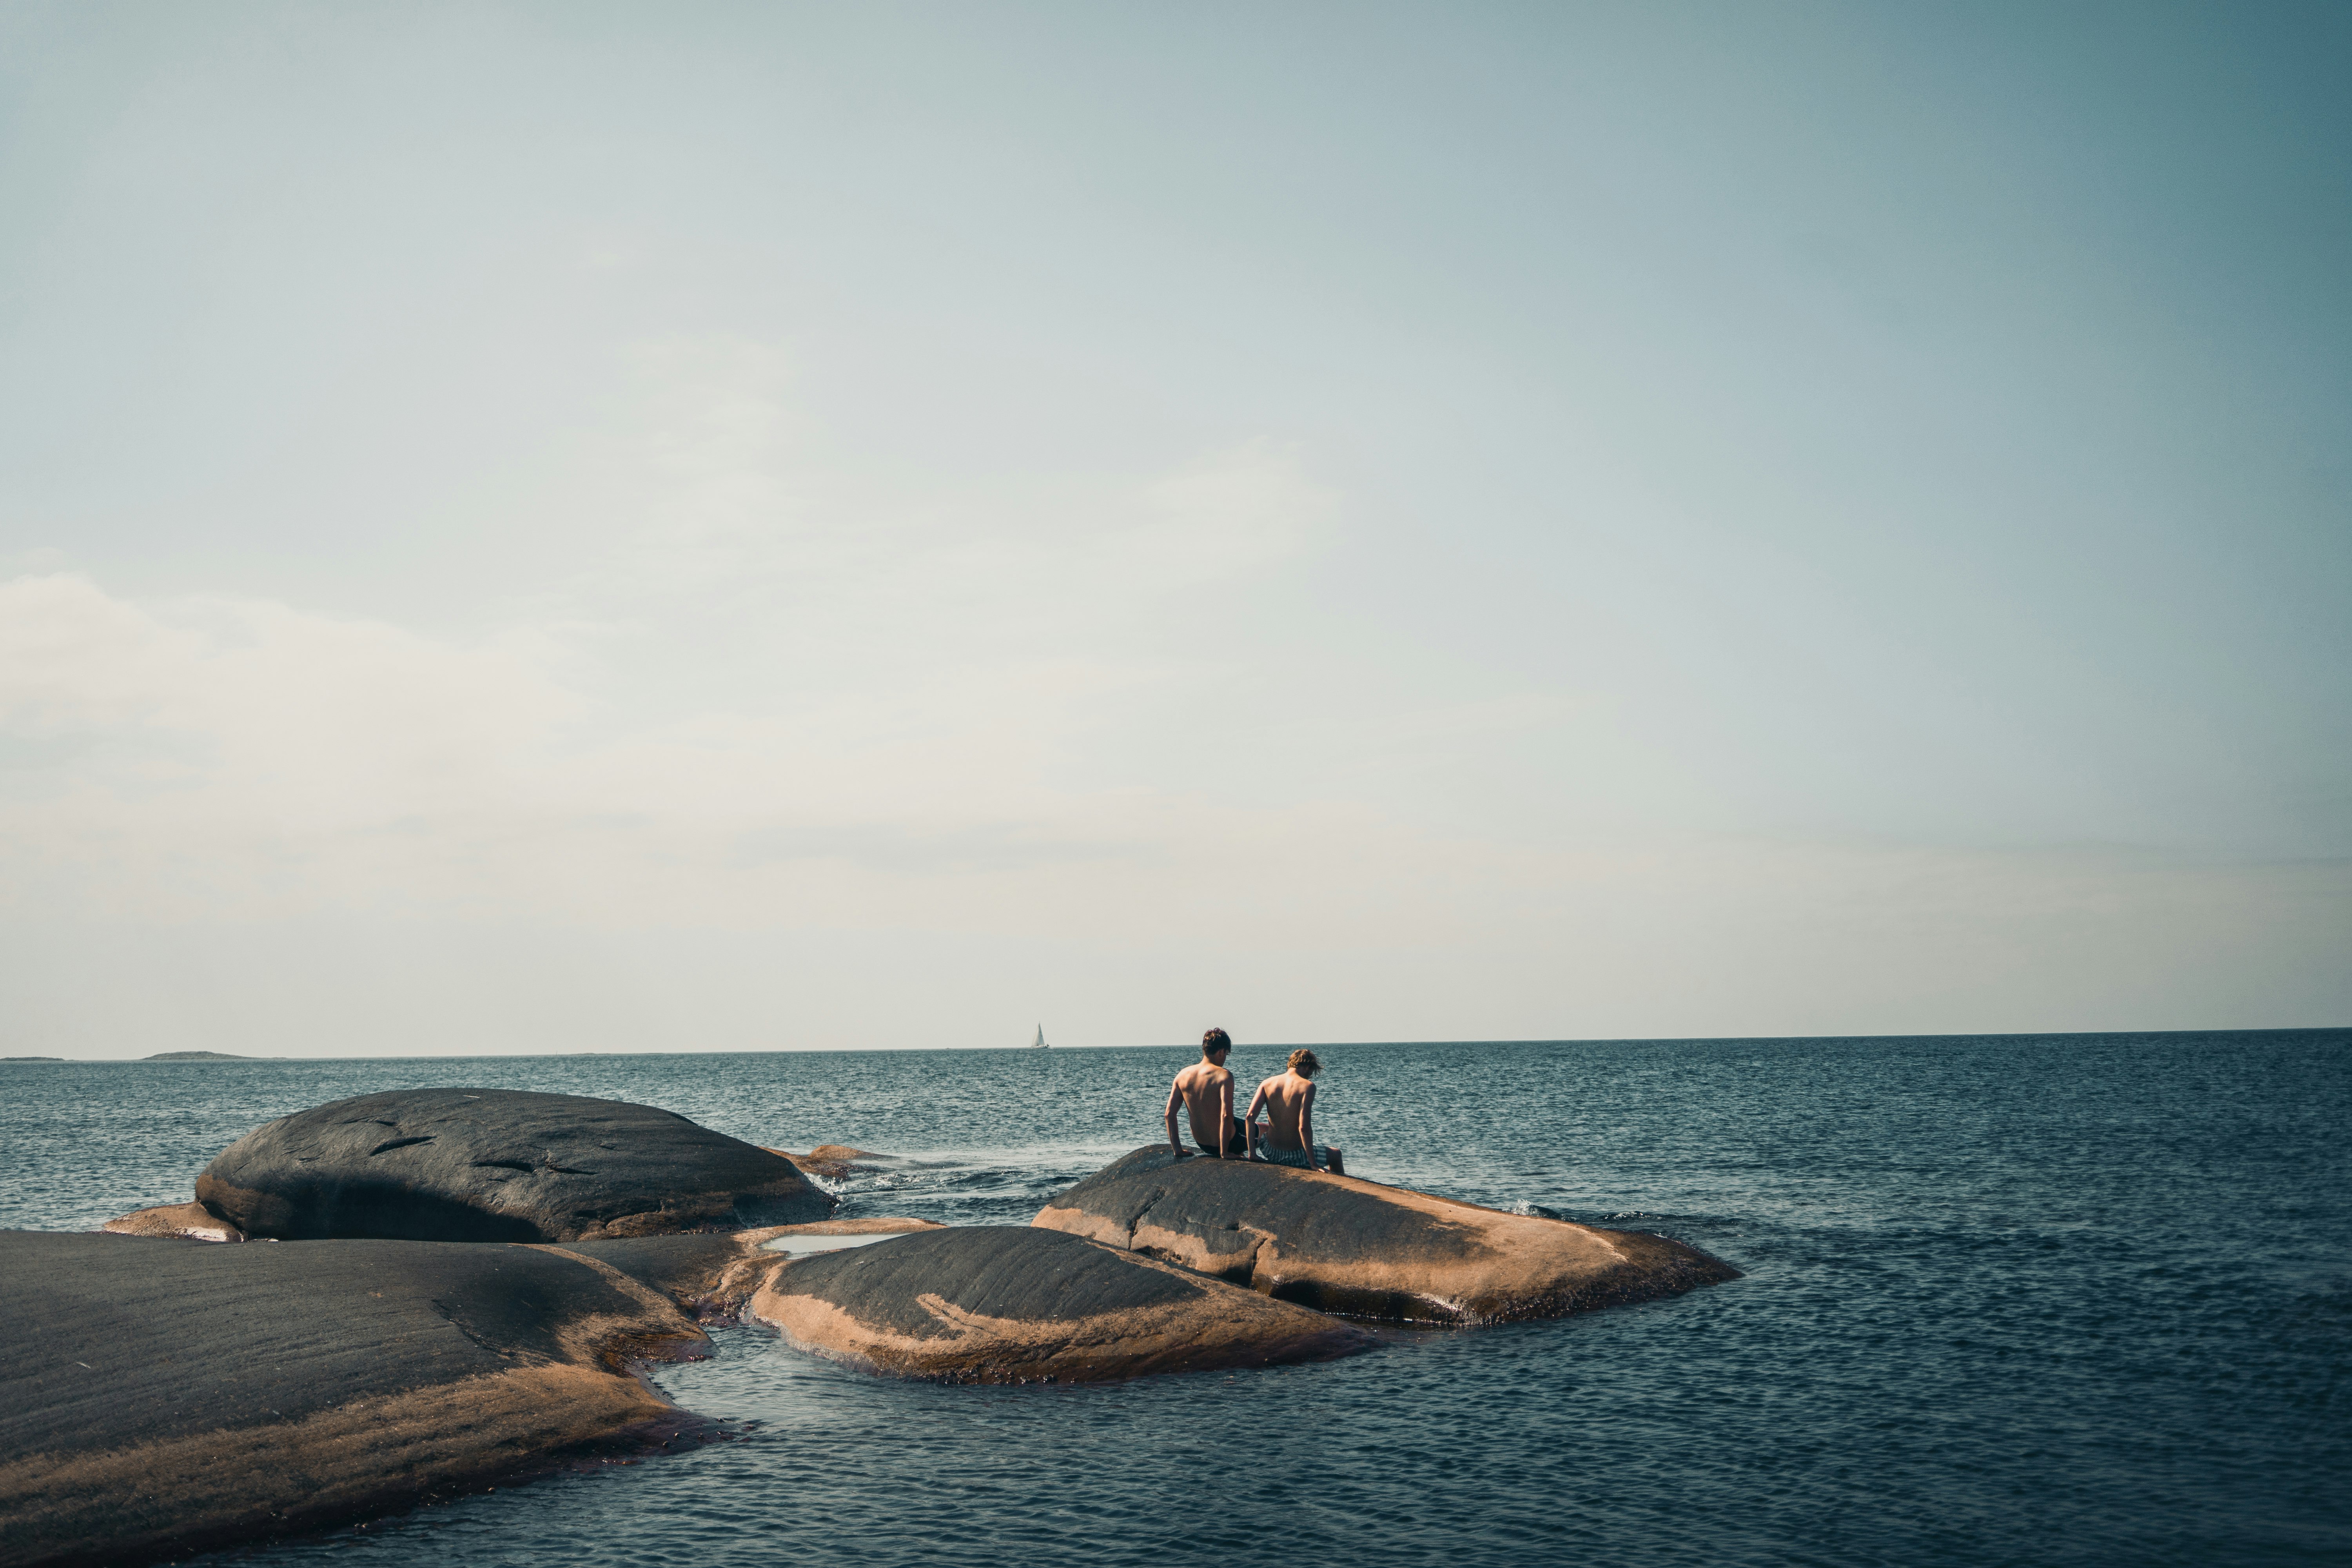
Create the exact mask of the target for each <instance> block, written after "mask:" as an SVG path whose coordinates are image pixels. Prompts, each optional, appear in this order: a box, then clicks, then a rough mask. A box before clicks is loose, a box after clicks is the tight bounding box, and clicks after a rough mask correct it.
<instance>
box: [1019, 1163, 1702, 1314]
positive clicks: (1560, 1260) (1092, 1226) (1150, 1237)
mask: <svg viewBox="0 0 2352 1568" xmlns="http://www.w3.org/2000/svg"><path fill="white" fill-rule="evenodd" d="M1032 1223H1033V1224H1034V1225H1035V1226H1040V1227H1044V1228H1047V1229H1052V1230H1057V1231H1062V1232H1066V1233H1068V1234H1071V1235H1074V1236H1081V1237H1087V1238H1089V1239H1092V1240H1095V1241H1098V1242H1101V1243H1103V1244H1104V1245H1106V1246H1109V1247H1121V1248H1126V1249H1129V1250H1131V1251H1134V1252H1139V1253H1142V1254H1144V1255H1146V1256H1149V1257H1153V1258H1164V1259H1167V1260H1168V1261H1171V1262H1173V1263H1177V1264H1181V1266H1183V1267H1184V1268H1191V1269H1195V1270H1198V1271H1199V1272H1201V1273H1203V1274H1208V1275H1213V1276H1215V1277H1216V1278H1218V1279H1223V1280H1227V1281H1230V1282H1231V1283H1233V1284H1234V1285H1237V1286H1246V1287H1247V1288H1248V1289H1253V1290H1255V1291H1259V1292H1261V1293H1264V1294H1265V1295H1268V1296H1272V1297H1274V1298H1276V1300H1284V1301H1296V1302H1298V1303H1300V1304H1302V1305H1305V1306H1309V1307H1314V1308H1317V1309H1318V1310H1323V1311H1328V1312H1340V1313H1346V1314H1349V1315H1350V1316H1356V1317H1364V1318H1373V1319H1381V1320H1385V1321H1396V1322H1451V1323H1475V1322H1496V1321H1509V1320H1512V1319H1523V1318H1545V1317H1558V1316H1560V1315H1563V1314H1566V1313H1570V1312H1580V1311H1585V1310H1591V1309H1592V1308H1596V1307H1607V1306H1616V1305H1621V1304H1624V1303H1628V1302H1633V1301H1646V1300H1655V1299H1657V1298H1659V1297H1662V1296H1673V1295H1678V1294H1680V1293H1681V1292H1683V1291H1685V1290H1689V1289H1695V1288H1696V1287H1698V1286H1701V1285H1711V1284H1715V1283H1717V1282H1719V1281H1722V1280H1726V1279H1738V1277H1739V1271H1738V1269H1736V1268H1732V1267H1731V1266H1730V1265H1729V1264H1727V1263H1725V1262H1723V1261H1722V1260H1721V1259H1719V1258H1712V1257H1709V1256H1708V1255H1707V1254H1706V1253H1704V1252H1701V1251H1700V1250H1698V1249H1697V1248H1696V1247H1690V1246H1686V1245H1685V1244H1684V1243H1682V1242H1679V1241H1675V1240H1671V1239H1669V1238H1667V1237H1660V1236H1653V1235H1650V1234H1649V1233H1647V1232H1644V1231H1625V1230H1599V1229H1594V1228H1592V1227H1591V1226H1580V1225H1572V1224H1570V1223H1569V1222H1567V1221H1564V1220H1557V1219H1546V1218H1541V1217H1538V1216H1535V1215H1515V1214H1505V1213H1503V1212H1501V1211H1500V1210H1496V1209H1489V1208H1481V1207H1479V1206H1478V1205H1475V1204H1465V1203H1459V1202H1456V1201H1454V1199H1451V1198H1442V1197H1438V1196H1435V1195H1434V1194H1429V1193H1420V1192H1414V1191H1412V1190H1411V1189H1410V1188H1405V1187H1389V1186H1382V1185H1381V1184H1378V1183H1376V1182H1368V1181H1364V1180H1361V1179H1360V1178H1357V1177H1350V1176H1335V1175H1331V1174H1329V1173H1325V1172H1319V1171H1297V1170H1291V1169H1288V1168H1286V1167H1283V1166H1276V1165H1266V1164H1259V1163H1249V1162H1244V1161H1236V1160H1209V1159H1202V1158H1197V1157H1195V1158H1188V1159H1181V1160H1180V1159H1178V1158H1177V1157H1176V1156H1175V1155H1173V1154H1172V1153H1171V1152H1170V1151H1169V1150H1168V1149H1167V1147H1166V1146H1165V1145H1152V1146H1150V1147H1146V1148H1142V1149H1138V1150H1136V1151H1135V1152H1132V1153H1129V1154H1127V1155H1124V1156H1122V1157H1121V1158H1120V1159H1118V1160H1117V1161H1114V1162H1113V1163H1111V1164H1109V1165H1108V1166H1106V1167H1104V1168H1103V1169H1102V1170H1101V1171H1099V1172H1097V1173H1095V1174H1094V1175H1092V1176H1089V1177H1088V1178H1087V1180H1085V1181H1083V1182H1081V1183H1079V1184H1077V1185H1076V1186H1075V1187H1072V1188H1071V1189H1069V1191H1067V1192H1066V1193H1063V1194H1061V1195H1060V1196H1058V1197H1056V1198H1055V1199H1054V1200H1053V1201H1052V1202H1050V1203H1048V1204H1047V1205H1045V1208H1044V1209H1042V1210H1040V1211H1039V1213H1038V1215H1037V1217H1036V1219H1035V1220H1034V1221H1033V1222H1032Z"/></svg>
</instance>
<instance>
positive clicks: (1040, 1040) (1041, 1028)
mask: <svg viewBox="0 0 2352 1568" xmlns="http://www.w3.org/2000/svg"><path fill="white" fill-rule="evenodd" d="M1029 1048H1030V1049H1031V1050H1033V1051H1045V1050H1051V1049H1053V1047H1051V1046H1048V1045H1047V1044H1046V1043H1045V1025H1043V1024H1040V1025H1038V1026H1037V1043H1036V1044H1035V1045H1034V1046H1031V1047H1029Z"/></svg>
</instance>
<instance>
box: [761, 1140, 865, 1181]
mask: <svg viewBox="0 0 2352 1568" xmlns="http://www.w3.org/2000/svg"><path fill="white" fill-rule="evenodd" d="M768 1152H769V1153H771V1154H782V1156H783V1157H784V1158H785V1159H787V1160H790V1161H791V1162H792V1163H793V1164H794V1165H796V1166H798V1167H799V1168H800V1169H801V1170H802V1171H803V1172H804V1173H807V1174H809V1175H812V1176H823V1177H824V1179H825V1180H827V1181H829V1182H837V1181H840V1180H841V1179H842V1178H844V1177H845V1176H852V1175H856V1173H858V1172H860V1171H862V1170H869V1169H871V1168H872V1167H871V1165H870V1164H869V1163H868V1162H870V1161H874V1160H879V1159H882V1158H884V1156H882V1155H880V1154H877V1153H876V1152H874V1151H873V1150H871V1149H853V1148H851V1147H850V1146H849V1145H848V1144H846V1143H820V1144H818V1145H817V1146H816V1147H815V1148H814V1149H812V1150H810V1151H809V1152H807V1153H805V1154H795V1153H793V1152H792V1151H791V1150H789V1149H770V1150H769V1151H768Z"/></svg>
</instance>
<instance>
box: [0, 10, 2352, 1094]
mask: <svg viewBox="0 0 2352 1568" xmlns="http://www.w3.org/2000/svg"><path fill="white" fill-rule="evenodd" d="M2347 69H2352V12H2347V11H2346V10H2345V9H2344V8H2343V7H2341V6H2337V5H2293V4H2284V3H2281V4H2270V5H2261V6H2233V5H2196V6H2182V5H2161V4H2152V3H2146V0H2133V3H2130V4H2122V5H2101V4H2090V3H2084V4H2075V5H2064V6H2052V5H2040V4H2021V5H2004V4H1994V3H1987V4H1979V5H1801V4H1736V5H1735V4H1715V5H1672V4H1643V5H1471V6H1462V5H1446V6H1439V5H1410V6H1407V5H1376V4H1364V3H1350V4H1346V5H1317V4H1303V3H1302V4H1285V5H1238V4H1234V5H1225V4H1200V5H1181V6H1177V5H1118V4H1113V5H1101V4H1088V5H1076V4H1073V5H893V4H869V5H857V6H836V5H782V4H773V5H740V6H739V5H713V4H704V5H671V6H660V7H651V6H638V5H593V4H582V3H565V4H561V5H557V4H549V5H489V4H468V5H428V4H399V5H364V4H353V5H337V6H318V5H268V4H249V5H236V6H187V5H169V4H140V5H126V4H110V3H105V0H99V3H86V4H85V3H77V4H58V5H48V4H37V3H27V0H12V3H11V4H9V5H5V7H0V1054H55V1055H65V1056H91V1057H131V1056H141V1055H145V1054H147V1053H149V1052H152V1051H162V1050H184V1049H209V1050H220V1051H230V1052H240V1053H247V1054H259V1055H273V1056H274V1055H284V1056H352V1055H418V1054H443V1053H451V1054H455V1053H471V1052H510V1051H564V1050H665V1051H667V1050H750V1049H794V1048H878V1047H984V1046H1013V1045H1019V1044H1024V1043H1026V1042H1027V1041H1028V1039H1029V1038H1030V1037H1031V1035H1032V1032H1033V1031H1034V1029H1036V1028H1037V1027H1038V1026H1040V1025H1042V1026H1044V1028H1045V1033H1046V1035H1047V1037H1048V1038H1049V1039H1051V1040H1053V1041H1055V1043H1057V1044H1063V1045H1070V1046H1118V1045H1135V1044H1146V1043H1155V1042H1173V1041H1182V1040H1186V1039H1190V1038H1194V1037H1197V1036H1198V1034H1199V1033H1200V1031H1201V1030H1202V1029H1203V1028H1205V1027H1207V1026H1210V1025H1212V1024H1215V1025H1222V1026H1224V1027H1227V1028H1229V1029H1231V1030H1232V1031H1233V1033H1234V1036H1235V1037H1236V1038H1237V1039H1240V1040H1244V1041H1252V1040H1254V1041H1260V1042H1269V1043H1270V1042H1277V1041H1313V1042H1325V1041H1344V1040H1412V1039H1480V1038H1545V1039H1555V1038H1556V1039H1576V1038H1622V1037H1701V1036H1772V1035H1854V1034H1961V1033H1979V1032H2040V1031H2075V1030H2124V1029H2194V1028H2259V1027H2286V1026H2341V1025H2344V1024H2347V1023H2352V962H2347V955H2352V450H2347V433H2352V287H2347V279H2352V97H2347V95H2346V94H2345V93H2344V92H2343V91H2342V89H2341V84H2342V82H2343V80H2344V79H2345V77H2346V74H2347Z"/></svg>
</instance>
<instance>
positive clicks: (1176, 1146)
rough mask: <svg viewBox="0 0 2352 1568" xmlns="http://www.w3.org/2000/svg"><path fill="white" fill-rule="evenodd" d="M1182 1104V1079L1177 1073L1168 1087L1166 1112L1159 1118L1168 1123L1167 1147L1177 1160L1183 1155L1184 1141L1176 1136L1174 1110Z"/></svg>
mask: <svg viewBox="0 0 2352 1568" xmlns="http://www.w3.org/2000/svg"><path fill="white" fill-rule="evenodd" d="M1183 1103H1184V1077H1183V1075H1182V1074H1181V1073H1179V1074H1178V1075H1177V1076H1176V1080H1175V1081H1174V1082H1173V1083H1171V1084H1170V1085H1169V1086H1168V1110H1167V1111H1166V1112H1165V1113H1164V1114H1163V1115H1162V1116H1161V1118H1160V1120H1161V1121H1165V1122H1167V1123H1168V1146H1169V1147H1170V1148H1171V1149H1173V1150H1175V1151H1176V1154H1177V1157H1178V1158H1179V1159H1181V1158H1182V1157H1183V1154H1184V1141H1183V1140H1182V1139H1181V1138H1179V1137H1177V1136H1176V1108H1177V1107H1178V1106H1180V1105H1181V1104H1183Z"/></svg>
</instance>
